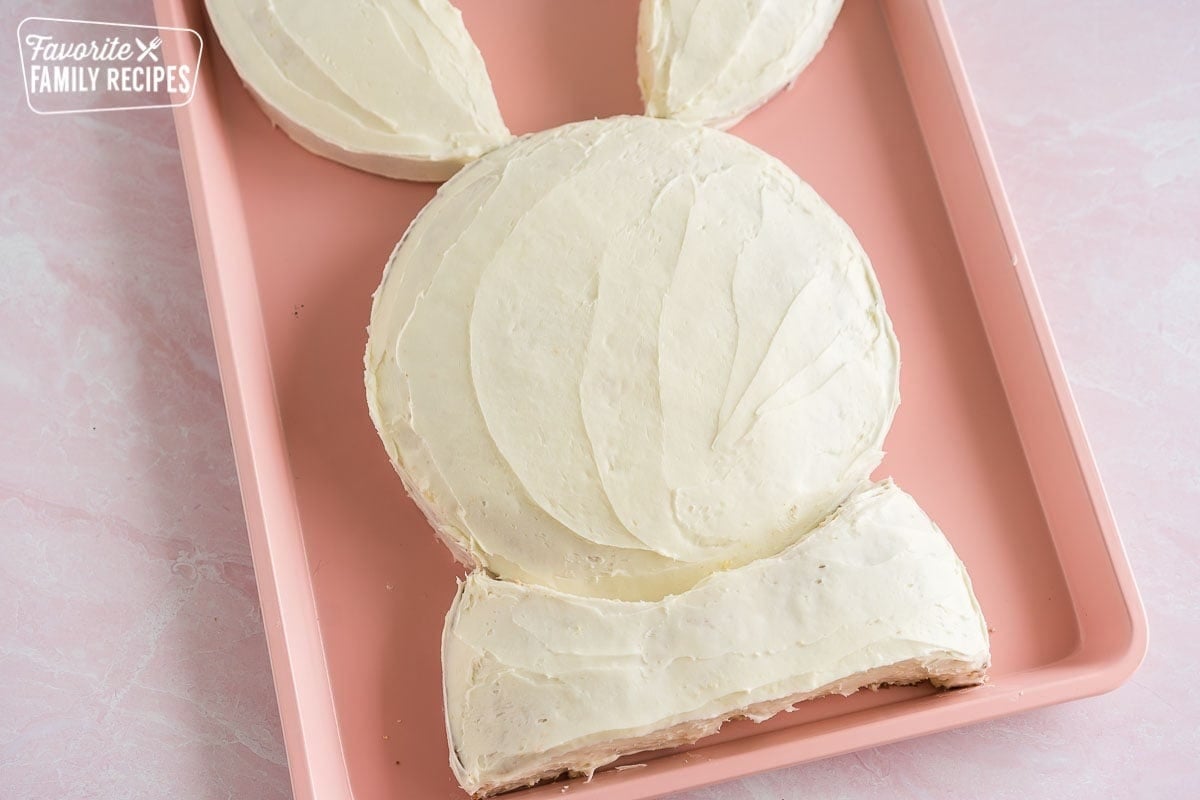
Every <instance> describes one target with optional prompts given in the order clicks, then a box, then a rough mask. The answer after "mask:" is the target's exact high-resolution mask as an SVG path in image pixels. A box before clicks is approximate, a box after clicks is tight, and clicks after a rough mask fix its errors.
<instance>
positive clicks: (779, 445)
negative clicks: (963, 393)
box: [366, 117, 899, 599]
mask: <svg viewBox="0 0 1200 800" xmlns="http://www.w3.org/2000/svg"><path fill="white" fill-rule="evenodd" d="M366 367H367V385H368V400H369V403H370V408H371V414H372V417H373V419H374V420H375V424H376V426H377V427H378V429H379V432H380V435H381V436H382V438H383V441H384V444H385V445H386V446H387V449H388V452H389V454H390V455H391V456H392V458H393V460H394V461H395V462H396V464H397V466H398V467H399V468H400V473H401V475H402V476H403V477H404V478H405V481H406V482H407V484H408V488H409V491H410V493H411V494H412V495H413V496H414V498H416V499H417V501H418V502H419V503H420V504H421V506H422V508H423V509H424V511H425V512H426V514H427V515H428V516H429V519H430V521H431V522H432V523H433V525H434V527H435V528H436V529H437V530H438V532H439V533H440V534H441V535H442V537H443V538H444V539H445V540H446V541H447V543H448V544H449V545H450V546H451V547H452V548H453V549H454V550H455V551H456V552H457V553H458V554H459V556H460V558H461V559H462V560H463V561H464V562H465V563H467V564H469V565H471V566H474V567H480V568H485V569H488V570H489V571H491V572H492V573H494V574H496V575H498V576H499V577H501V578H503V579H508V580H521V581H524V582H527V583H535V584H539V585H543V586H548V587H551V588H555V589H560V590H563V591H567V592H572V593H574V594H581V595H592V596H597V597H617V598H623V599H657V598H659V597H662V596H664V595H666V594H670V593H673V592H678V591H682V590H683V589H686V588H688V587H690V586H692V585H693V584H695V583H696V581H698V580H699V579H700V578H703V577H704V576H705V575H707V574H709V573H710V572H712V571H713V570H716V569H727V568H730V567H733V566H738V565H741V564H747V563H749V562H751V561H753V560H754V559H756V558H761V557H762V556H765V555H771V554H774V553H778V552H779V551H780V550H782V549H783V548H784V547H786V546H787V545H789V544H791V543H793V542H794V541H795V540H796V538H797V537H799V536H801V535H803V534H804V533H805V532H806V531H808V530H809V529H811V528H812V526H813V525H815V524H816V523H817V522H818V521H820V520H821V519H822V518H823V517H824V516H825V515H826V514H828V513H829V512H830V510H832V509H833V508H834V507H835V506H836V505H837V504H838V503H839V502H840V501H841V500H842V499H843V498H844V497H846V495H848V494H849V493H850V491H852V490H853V489H854V488H855V487H857V486H858V485H859V484H861V483H862V482H863V481H864V480H866V479H867V477H868V476H869V475H870V473H871V470H872V469H874V468H875V466H876V465H877V464H878V463H879V460H880V458H881V457H882V450H881V448H882V444H883V437H884V434H885V433H886V432H887V429H888V426H889V425H890V424H891V420H892V415H893V413H894V412H895V409H896V405H897V402H898V397H899V392H898V384H897V381H898V375H899V370H898V367H899V353H898V350H897V345H896V340H895V337H894V336H893V334H892V328H891V324H890V322H889V321H888V318H887V314H886V313H885V311H884V307H883V300H882V298H881V297H880V293H879V286H878V284H877V283H876V281H875V276H874V274H873V272H872V270H871V266H870V263H869V262H868V260H867V257H866V255H865V254H864V253H863V251H862V248H861V247H860V246H859V244H858V242H857V240H856V239H855V238H854V234H853V233H852V232H851V231H850V229H849V227H847V225H846V224H845V223H844V222H843V221H842V220H841V219H840V218H838V216H837V215H836V214H835V213H834V212H833V210H832V209H830V208H829V206H828V205H826V203H825V202H824V201H822V200H821V198H820V197H818V196H817V194H816V192H814V191H813V190H812V189H811V188H810V187H809V186H807V185H806V184H804V183H803V182H802V181H801V180H800V179H799V178H797V177H796V175H795V173H793V172H792V171H791V170H789V169H788V168H787V167H786V166H784V165H783V164H782V163H780V162H779V161H778V160H776V159H775V158H772V157H771V156H769V155H767V154H766V153H764V152H763V151H761V150H759V149H758V148H756V147H753V146H751V145H749V144H747V143H746V142H744V141H742V140H740V139H737V138H735V137H733V136H729V135H726V134H722V133H719V132H717V131H713V130H710V129H706V128H700V127H697V126H690V125H684V124H681V123H675V122H667V121H661V120H654V119H649V118H646V117H618V118H613V119H605V120H597V121H592V122H583V123H577V124H573V125H567V126H565V127H562V128H558V129H556V130H551V131H546V132H543V133H538V134H534V135H532V136H529V137H526V138H524V139H522V140H520V141H518V142H516V143H514V144H513V145H511V146H509V147H506V148H504V149H503V150H500V151H497V152H495V153H493V154H490V155H488V156H486V157H484V158H483V159H481V160H480V161H479V162H477V163H476V164H474V165H472V167H471V169H470V170H468V171H466V172H464V173H463V174H462V176H461V177H456V178H455V179H454V180H452V181H451V182H449V183H447V184H446V185H445V186H443V187H442V188H441V190H440V191H439V192H438V194H437V196H436V197H435V198H434V199H433V200H432V201H431V202H430V203H429V205H428V206H427V207H426V208H425V209H424V211H423V212H422V213H421V215H420V217H418V218H417V220H416V221H415V222H414V223H413V226H412V228H411V229H410V230H409V232H408V234H407V235H406V237H405V239H404V241H403V243H402V244H401V245H400V246H399V247H398V248H397V249H396V252H395V254H394V255H393V256H392V260H391V262H390V264H389V265H388V268H387V273H386V275H385V276H384V279H383V284H382V285H381V286H380V288H379V291H378V292H377V294H376V297H375V304H374V307H373V309H372V315H371V328H370V344H369V347H368V352H367V364H366Z"/></svg>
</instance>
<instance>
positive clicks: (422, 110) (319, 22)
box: [205, 0, 511, 181]
mask: <svg viewBox="0 0 1200 800" xmlns="http://www.w3.org/2000/svg"><path fill="white" fill-rule="evenodd" d="M205 1H206V5H207V7H208V15H209V19H210V21H211V24H212V27H213V30H214V31H215V32H216V34H217V37H218V38H219V39H220V40H221V44H222V46H223V48H224V50H225V53H226V55H228V57H229V60H230V61H231V62H232V63H233V66H234V68H235V69H236V70H237V72H238V75H239V76H240V77H241V79H242V81H243V82H244V83H245V84H246V86H247V88H248V89H249V90H250V92H251V94H252V95H254V97H255V98H256V99H257V100H258V103H259V105H260V106H262V108H263V110H264V111H265V112H266V114H267V116H268V117H270V118H271V120H272V121H273V122H274V123H275V124H276V125H278V126H279V127H280V128H282V129H283V130H284V132H285V133H287V135H288V136H290V137H291V138H292V139H294V140H295V141H296V142H298V143H299V144H300V145H301V146H303V147H305V148H306V149H308V150H310V151H312V152H314V153H316V154H317V155H321V156H324V157H326V158H329V159H332V160H334V161H338V162H341V163H343V164H347V165H349V166H351V167H355V168H357V169H361V170H366V171H367V172H375V173H378V174H380V175H385V176H387V177H390V178H404V179H408V180H417V181H442V180H446V179H447V178H449V177H450V176H451V175H453V174H454V173H455V172H456V171H458V169H459V168H460V167H462V166H463V165H464V164H466V163H468V162H470V161H473V160H474V159H476V158H478V157H479V156H481V155H483V154H484V153H486V152H488V151H490V150H492V149H494V148H496V147H498V146H499V145H501V144H504V143H505V142H507V141H508V140H509V139H510V138H511V136H510V134H509V132H508V129H507V128H506V127H505V125H504V121H503V120H502V119H501V117H500V110H499V107H498V106H497V104H496V98H495V95H494V94H493V92H492V85H491V81H490V80H489V79H488V74H487V69H486V68H485V66H484V63H483V56H482V55H481V54H480V52H479V48H477V47H476V46H475V43H474V42H473V41H472V40H471V37H470V35H469V34H468V33H467V29H466V26H465V25H464V24H463V20H462V15H461V14H460V13H459V12H458V10H457V9H455V8H454V6H453V5H451V3H450V2H449V0H425V2H423V3H420V4H416V3H407V2H397V1H396V0H386V1H385V2H377V3H312V2H301V0H274V1H273V2H270V3H268V2H266V0H205Z"/></svg>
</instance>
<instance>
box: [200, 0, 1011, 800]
mask: <svg viewBox="0 0 1200 800" xmlns="http://www.w3.org/2000/svg"><path fill="white" fill-rule="evenodd" d="M207 3H208V6H209V10H210V17H211V18H212V22H213V27H214V28H215V29H216V30H217V32H218V34H219V35H220V37H221V40H222V42H223V43H224V45H225V49H226V50H227V52H228V53H229V55H230V58H231V60H232V61H233V63H234V65H235V67H236V68H237V69H238V71H239V73H240V74H241V75H242V77H243V79H244V80H245V81H246V82H247V84H248V85H249V86H250V88H251V90H252V92H253V93H254V95H255V96H256V97H257V98H258V99H259V102H260V103H261V104H262V106H263V107H264V109H265V110H266V111H267V113H268V115H269V116H271V118H272V119H274V120H275V121H276V122H277V123H278V124H279V125H280V126H281V127H282V128H283V129H284V130H285V131H286V132H287V133H288V134H289V135H290V136H292V137H293V138H295V139H296V140H297V141H299V142H300V143H301V144H302V145H304V146H305V147H308V148H309V149H311V150H313V151H314V152H317V153H319V154H321V155H325V156H328V157H330V158H333V159H335V160H338V161H341V162H343V163H346V164H349V165H350V166H353V167H357V168H360V169H365V170H369V171H373V172H379V173H381V174H384V175H388V176H390V177H401V178H409V179H415V180H444V179H446V178H448V177H449V176H451V175H453V177H452V178H450V180H449V181H448V182H447V183H445V184H444V185H443V186H442V187H441V188H440V190H439V191H438V193H437V195H436V196H435V197H434V198H433V200H431V201H430V202H429V204H428V205H427V206H426V207H425V208H424V209H423V210H422V211H421V213H420V214H419V216H418V217H417V218H416V219H415V220H414V221H413V223H412V225H411V226H410V228H409V230H408V231H407V232H406V233H405V235H404V237H403V239H402V240H401V242H400V243H399V244H398V245H397V247H396V250H395V252H394V253H393V255H392V257H391V260H390V262H389V263H388V265H387V268H386V270H385V273H384V276H383V280H382V283H381V284H380V286H379V289H378V290H377V292H376V294H375V298H374V304H373V306H372V309H371V320H370V328H369V341H368V344H367V351H366V356H365V367H366V370H365V376H366V386H367V400H368V407H369V409H370V414H371V418H372V420H373V421H374V423H375V426H376V428H377V429H378V431H379V435H380V438H381V439H382V441H383V444H384V446H385V447H386V449H387V452H388V455H389V456H390V458H391V460H392V463H393V464H394V466H395V468H396V470H397V472H398V473H399V475H400V477H401V478H402V479H403V483H404V485H405V487H406V488H407V490H408V492H409V494H410V495H411V496H412V498H413V499H414V501H415V502H416V503H417V504H418V505H419V506H420V508H421V509H422V511H423V512H424V513H425V515H426V517H428V519H429V521H430V523H431V525H432V526H433V528H434V530H435V531H436V532H437V534H438V535H439V536H440V537H441V538H442V540H443V541H444V542H445V543H446V544H447V546H448V547H449V548H450V549H451V550H452V551H453V552H454V553H455V555H456V556H457V557H458V559H459V560H460V561H462V562H463V563H464V564H465V565H467V566H468V567H469V568H470V569H471V570H472V571H471V572H470V574H469V575H468V576H467V577H466V579H465V581H463V582H462V583H461V584H460V585H459V588H458V593H457V596H456V598H455V600H454V603H453V605H452V607H451V609H450V611H449V614H448V615H447V618H446V624H445V629H444V636H443V645H442V663H443V691H444V700H445V711H446V732H447V738H448V742H449V748H450V765H451V768H452V770H453V772H454V774H455V777H456V778H457V779H458V782H459V784H460V785H461V786H462V787H463V789H465V790H466V791H467V792H469V793H471V794H473V795H475V796H478V797H483V796H487V795H491V794H494V793H496V792H501V791H505V790H508V789H512V788H516V787H520V786H525V785H529V784H533V783H536V782H538V781H540V780H543V779H546V778H552V777H555V776H557V775H560V774H562V773H564V772H568V773H572V774H580V773H583V774H591V772H593V771H594V770H595V769H597V768H598V767H601V766H603V765H605V764H608V763H610V762H612V761H613V760H615V759H616V758H618V757H620V756H621V755H625V754H628V753H632V752H637V751H640V750H646V749H652V748H659V747H666V746H673V745H677V744H682V743H686V742H691V741H694V740H696V739H698V738H700V737H702V736H705V735H707V734H710V733H712V732H714V731H716V730H717V729H718V728H719V727H720V726H721V724H722V723H723V722H724V721H725V720H728V719H731V718H734V717H739V716H741V717H749V718H751V719H755V720H762V719H766V718H767V717H770V716H772V715H773V714H776V713H778V712H780V711H783V710H786V709H789V708H791V707H792V706H793V705H795V704H796V703H797V702H800V701H803V700H806V699H810V698H814V697H819V696H822V695H827V694H832V693H840V694H849V693H851V692H854V691H856V690H858V689H860V688H863V687H866V686H877V685H880V684H884V683H915V682H919V681H925V680H929V681H932V682H933V683H934V684H935V685H937V686H942V687H956V686H965V685H971V684H975V683H979V682H981V681H983V680H984V677H985V671H986V669H987V666H988V663H989V658H990V654H989V641H988V631H987V625H986V623H985V622H984V619H983V615H982V613H981V611H980V608H979V605H978V603H977V602H976V599H975V596H974V593H973V591H972V588H971V582H970V579H969V578H968V577H967V573H966V570H965V568H964V567H963V565H962V563H961V562H960V561H959V559H958V557H957V556H956V555H955V553H954V550H953V549H952V548H951V546H950V544H949V543H948V542H947V540H946V538H945V537H944V536H943V535H942V533H941V532H940V531H939V530H938V528H937V526H936V525H934V523H933V522H932V521H931V520H930V519H929V518H928V517H927V516H926V515H925V514H924V512H922V511H921V509H920V507H919V506H918V505H917V503H916V502H915V501H914V500H913V498H911V497H909V496H908V495H907V494H905V493H904V492H903V491H901V490H900V489H899V488H897V487H896V486H895V485H894V484H893V483H892V482H891V481H890V480H884V481H882V482H878V483H872V482H871V473H872V471H873V470H874V469H875V468H876V467H877V466H878V465H879V463H880V461H881V459H882V457H883V442H884V437H885V436H886V435H887V432H888V429H889V428H890V426H891V423H892V418H893V416H894V414H895V411H896V408H897V406H898V404H899V366H900V356H899V346H898V344H897V342H896V337H895V335H894V333H893V331H892V325H891V322H890V320H889V319H888V316H887V312H886V310H885V308H884V304H883V299H882V296H881V294H880V289H879V285H878V283H877V281H876V279H875V274H874V272H873V270H872V268H871V264H870V261H869V260H868V258H867V256H866V254H865V253H864V251H863V249H862V247H861V246H860V245H859V243H858V240H857V239H856V238H855V236H854V234H853V232H852V231H851V230H850V228H849V227H848V226H847V225H846V223H845V222H843V221H842V219H841V218H840V217H838V215H837V214H836V213H835V212H834V211H833V210H832V209H831V208H830V207H829V206H828V205H827V204H826V203H825V202H824V201H823V200H822V199H821V198H820V197H819V196H818V195H817V193H816V192H815V191H814V190H813V189H812V188H811V187H809V186H808V185H807V184H805V183H804V182H803V181H801V180H800V178H798V177H797V176H796V175H795V174H794V173H793V172H792V171H791V170H790V169H788V168H787V167H786V166H785V165H783V164H782V163H780V162H779V161H778V160H776V159H775V158H773V157H772V156H770V155H769V154H767V153H765V152H763V151H762V150H759V149H758V148H756V147H754V146H752V145H750V144H748V143H746V142H745V141H742V140H741V139H738V138H736V137H734V136H732V135H729V134H726V133H722V132H720V131H718V130H714V129H712V128H709V127H703V126H702V125H700V124H696V123H703V124H706V125H714V126H717V127H724V126H727V125H730V124H732V123H734V122H736V121H737V120H738V119H740V118H741V117H742V116H744V115H745V114H747V113H749V112H750V111H751V110H753V109H754V108H755V107H757V106H758V105H760V104H762V103H763V102H765V100H766V99H767V98H769V97H770V95H772V94H773V93H775V92H776V91H778V90H780V89H781V88H783V86H785V85H786V84H787V83H788V82H790V81H791V80H793V79H794V78H795V76H796V74H797V73H798V72H799V71H800V70H801V69H802V68H803V67H804V66H805V65H806V64H807V63H808V62H809V61H810V60H811V59H812V58H813V56H814V55H815V54H816V52H817V50H819V49H820V47H821V45H822V43H823V42H824V40H825V37H826V35H827V34H828V33H829V30H830V27H831V26H832V24H833V21H834V18H835V17H836V15H837V12H838V10H839V8H840V6H841V2H840V0H794V2H793V0H786V1H785V0H751V2H746V3H736V4H735V3H724V2H713V3H709V2H704V0H643V2H642V9H641V16H640V20H639V51H638V63H639V73H640V75H639V80H640V83H641V86H642V91H643V96H644V99H645V101H646V110H647V115H648V116H644V117H615V118H610V119H601V120H592V121H587V122H578V123H573V124H570V125H565V126H563V127H560V128H556V129H553V130H549V131H543V132H540V133H535V134H532V135H529V136H526V137H523V138H520V139H516V140H513V139H512V138H511V137H510V136H509V134H508V131H507V129H506V128H505V126H504V124H503V121H502V120H501V119H500V114H499V111H498V108H497V105H496V101H495V98H494V96H493V94H492V91H491V86H490V83H489V82H488V79H487V73H486V70H485V69H484V66H483V61H482V57H481V56H480V54H479V51H478V50H477V49H476V48H475V46H474V44H473V43H472V42H471V40H470V38H469V36H468V35H467V32H466V29H465V27H464V26H463V24H462V19H461V16H460V15H459V14H458V12H457V11H456V10H455V9H454V8H453V6H451V5H450V3H449V2H447V1H446V0H378V2H373V3H363V4H360V3H350V4H349V5H348V7H342V6H341V5H340V4H332V5H326V4H322V3H317V2H308V1H307V0H274V2H271V3H267V2H262V0H252V1H251V2H247V3H241V2H235V1H234V0H207ZM335 5H336V6H337V7H336V8H334V6H335ZM381 74H388V75H391V76H392V77H393V79H394V80H393V81H392V82H391V83H388V82H381V81H380V79H379V76H380V75H381ZM659 117H665V118H667V119H659ZM672 118H677V119H672ZM464 164H465V165H466V166H465V167H464V166H463V165H464Z"/></svg>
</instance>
